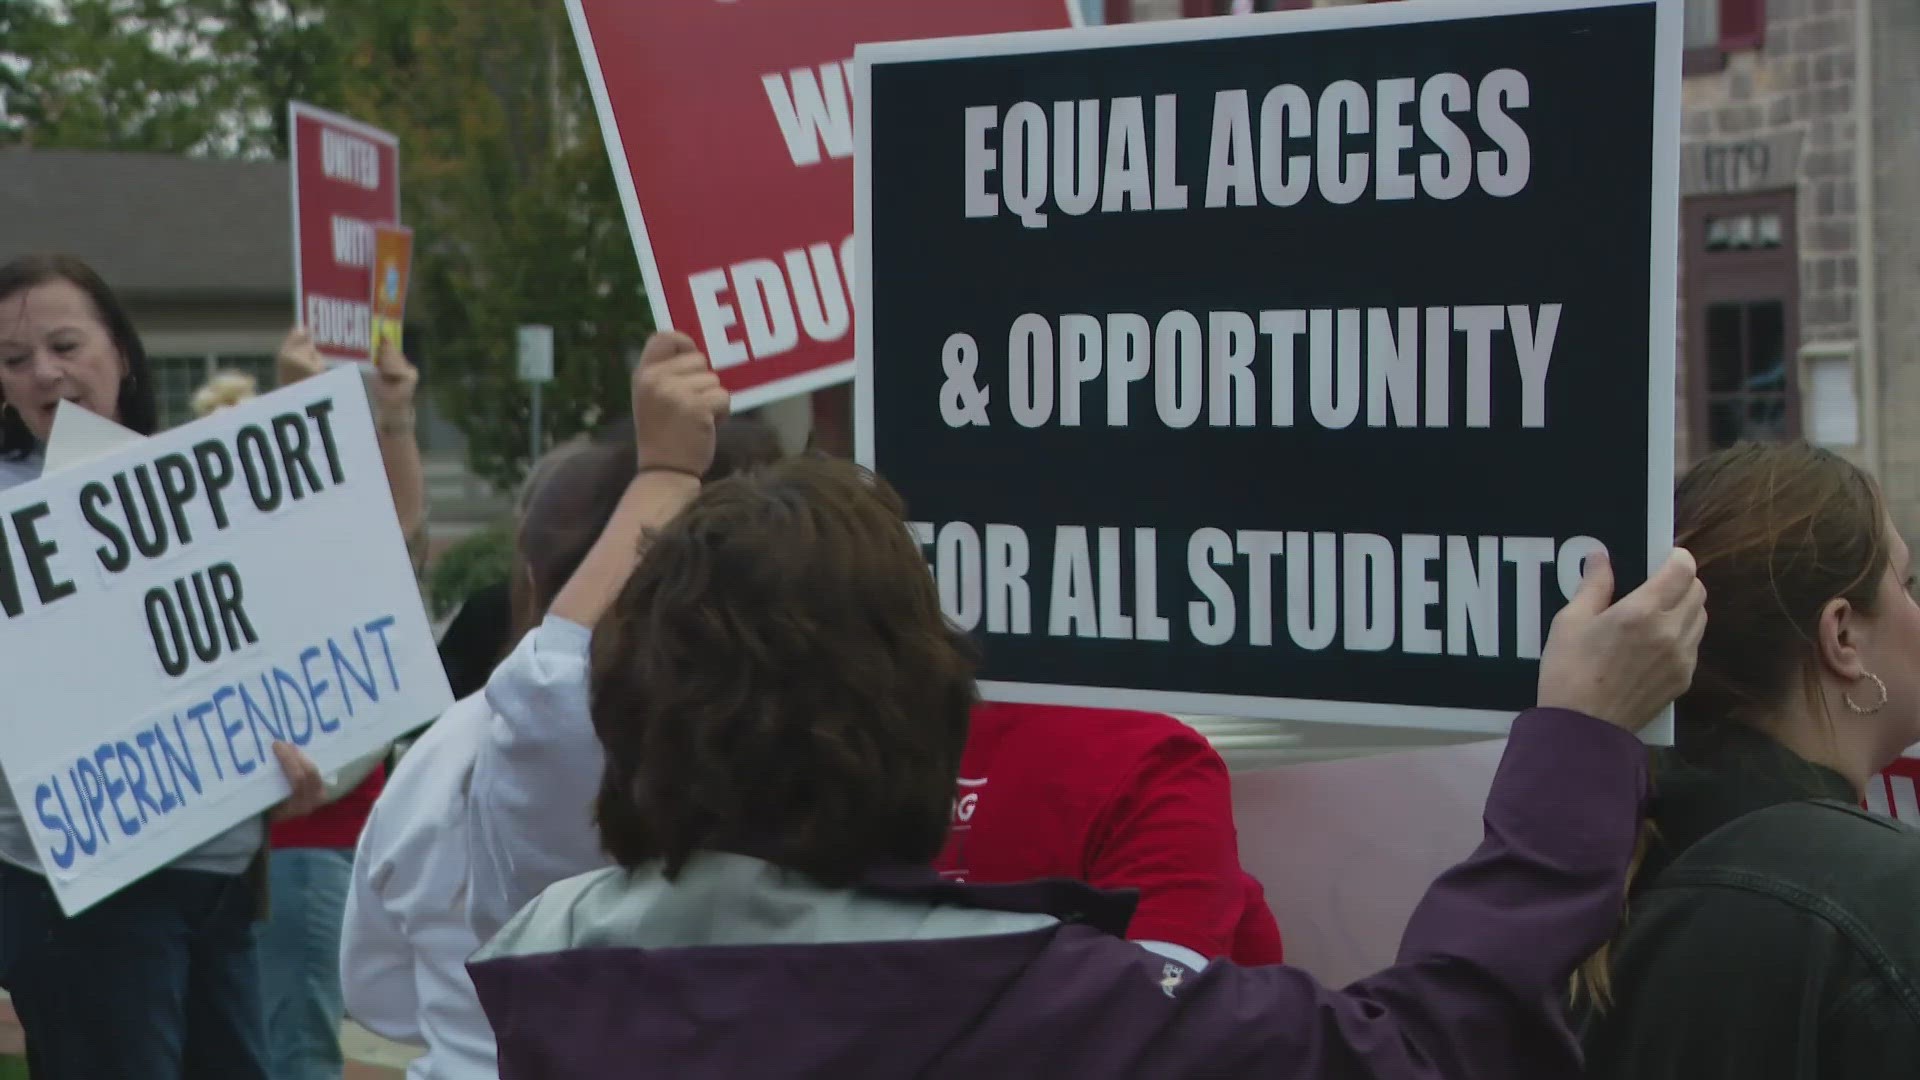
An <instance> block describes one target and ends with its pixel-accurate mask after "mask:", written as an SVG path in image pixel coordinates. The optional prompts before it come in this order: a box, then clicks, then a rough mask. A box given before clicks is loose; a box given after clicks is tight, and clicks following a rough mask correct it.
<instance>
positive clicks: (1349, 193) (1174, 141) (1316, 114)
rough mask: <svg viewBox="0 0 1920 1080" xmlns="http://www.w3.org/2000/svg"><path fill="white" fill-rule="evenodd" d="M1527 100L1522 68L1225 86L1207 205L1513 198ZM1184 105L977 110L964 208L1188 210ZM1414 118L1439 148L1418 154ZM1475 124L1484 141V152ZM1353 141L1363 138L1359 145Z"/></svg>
mask: <svg viewBox="0 0 1920 1080" xmlns="http://www.w3.org/2000/svg"><path fill="white" fill-rule="evenodd" d="M1529 99H1530V90H1529V88H1528V84H1527V77H1526V76H1525V75H1523V74H1521V73H1520V72H1518V71H1514V70H1512V69H1502V70H1499V71H1494V72H1490V73H1488V74H1487V75H1486V76H1485V77H1483V78H1481V79H1480V80H1479V82H1478V84H1477V85H1476V84H1474V83H1470V82H1469V81H1468V80H1467V79H1466V78H1465V77H1464V76H1461V75H1458V74H1454V73H1451V72H1444V73H1441V74H1437V75H1433V76H1431V77H1429V78H1427V79H1425V80H1423V81H1416V80H1414V79H1410V78H1396V79H1383V80H1380V81H1379V82H1377V83H1374V84H1373V85H1371V86H1366V85H1362V84H1360V83H1357V82H1354V81H1352V80H1350V79H1342V80H1339V81H1337V82H1334V83H1332V84H1330V85H1328V86H1327V87H1326V88H1325V89H1323V90H1321V91H1319V94H1318V96H1317V98H1316V97H1315V96H1313V95H1310V94H1309V93H1308V92H1307V91H1306V90H1305V89H1304V88H1302V87H1299V86H1296V85H1293V84H1291V83H1288V84H1283V85H1280V86H1276V87H1273V88H1271V89H1269V90H1267V91H1266V92H1265V94H1264V95H1263V96H1261V97H1260V99H1259V100H1258V101H1257V102H1256V101H1255V100H1254V99H1253V98H1252V97H1251V96H1250V94H1249V92H1248V91H1246V90H1244V89H1235V90H1222V91H1219V92H1218V93H1217V94H1215V95H1214V99H1213V103H1212V105H1213V110H1212V123H1211V126H1210V129H1209V131H1208V134H1207V137H1208V151H1207V171H1206V176H1205V178H1204V183H1203V192H1204V195H1203V200H1202V203H1201V205H1203V206H1205V207H1207V208H1209V209H1215V208H1220V207H1227V206H1239V207H1247V206H1258V205H1261V204H1262V203H1264V204H1266V205H1269V206H1281V207H1285V206H1293V205H1296V204H1298V203H1300V202H1301V201H1302V200H1304V199H1305V198H1306V197H1307V196H1308V195H1309V194H1310V193H1317V194H1318V195H1319V196H1320V198H1321V199H1322V200H1323V201H1325V202H1327V203H1330V204H1333V205H1336V206H1341V205H1346V204H1349V203H1353V202H1357V201H1359V200H1360V199H1362V198H1364V197H1367V196H1369V195H1371V197H1372V198H1373V199H1374V200H1377V201H1382V202H1390V201H1399V200H1406V199H1413V198H1415V197H1418V196H1424V197H1426V198H1429V199H1438V200H1449V199H1456V198H1459V197H1460V196H1461V195H1463V194H1465V193H1466V192H1467V190H1468V189H1469V188H1473V187H1477V188H1478V189H1479V190H1480V191H1481V192H1483V193H1485V194H1487V195H1491V196H1494V197H1496V198H1507V197H1509V196H1513V195H1517V194H1519V193H1520V192H1521V191H1522V190H1523V189H1524V188H1525V187H1526V186H1527V181H1528V178H1529V177H1530V176H1531V173H1532V150H1531V144H1530V142H1529V140H1528V137H1527V132H1526V130H1525V129H1524V128H1522V127H1521V126H1520V124H1519V122H1518V121H1516V120H1515V119H1514V117H1513V115H1512V114H1513V113H1514V112H1515V111H1517V110H1521V109H1525V108H1526V107H1527V105H1528V101H1529ZM1049 105H1050V106H1051V109H1050V110H1049V107H1048V106H1049ZM1103 114H1104V116H1103ZM1179 115H1180V107H1179V99H1178V97H1177V96H1176V95H1174V94H1159V95H1156V96H1155V97H1154V98H1153V101H1152V105H1151V107H1149V106H1148V102H1147V100H1146V99H1145V98H1144V97H1116V98H1111V99H1107V100H1105V101H1102V100H1100V99H1097V98H1093V99H1087V100H1084V101H1054V102H1032V101H1022V102H1019V103H1017V104H1014V105H1012V106H1009V107H1008V108H1006V109H1005V111H1002V110H1001V109H1000V108H999V107H997V106H993V105H977V106H972V107H969V108H968V109H967V110H966V112H965V113H964V114H963V117H962V131H963V138H964V140H965V142H964V145H963V148H962V153H963V161H964V166H963V168H964V174H965V175H964V177H963V183H962V185H961V188H962V195H961V204H962V208H963V210H964V212H965V214H966V216H967V217H969V218H990V217H995V216H998V215H999V213H1000V212H1001V210H1002V208H1004V209H1005V210H1006V211H1007V212H1008V213H1010V214H1011V215H1012V216H1014V217H1016V218H1018V219H1019V220H1020V223H1021V224H1023V225H1025V226H1026V227H1027V228H1029V229H1044V228H1046V226H1047V218H1048V212H1047V210H1048V208H1051V209H1052V210H1055V211H1058V212H1059V213H1062V214H1066V215H1067V216H1069V217H1079V216H1081V215H1084V214H1088V213H1091V212H1093V211H1094V210H1095V209H1098V210H1099V211H1100V212H1101V213H1103V214H1113V213H1124V212H1134V211H1165V210H1184V209H1186V207H1187V185H1186V184H1185V183H1183V182H1182V181H1181V179H1180V177H1179V175H1178V172H1177V168H1178V160H1179V156H1180V154H1179V131H1178V125H1177V122H1178V119H1179ZM1463 122H1464V123H1467V124H1468V127H1462V126H1461V125H1462V123H1463ZM1416 128H1417V129H1418V130H1419V132H1420V133H1421V134H1423V135H1425V136H1426V141H1427V142H1428V143H1430V144H1431V145H1432V146H1433V149H1432V150H1430V151H1425V152H1416V140H1415V138H1414V132H1415V130H1416ZM1469 128H1471V129H1473V131H1474V132H1476V133H1477V134H1478V136H1479V140H1478V141H1480V142H1481V143H1482V144H1484V145H1486V146H1487V147H1488V149H1484V150H1478V151H1476V150H1475V149H1474V144H1475V139H1474V137H1473V135H1471V134H1470V133H1469ZM1103 129H1104V132H1105V138H1104V139H1102V137H1101V135H1102V131H1103ZM996 130H997V132H998V138H997V139H996V138H995V133H996ZM1356 139H1358V140H1362V141H1363V143H1364V145H1365V146H1366V147H1367V148H1366V149H1361V148H1358V147H1356V146H1353V145H1350V144H1351V143H1353V141H1354V140H1356ZM996 181H997V184H996ZM996 186H997V188H998V190H995V188H996Z"/></svg>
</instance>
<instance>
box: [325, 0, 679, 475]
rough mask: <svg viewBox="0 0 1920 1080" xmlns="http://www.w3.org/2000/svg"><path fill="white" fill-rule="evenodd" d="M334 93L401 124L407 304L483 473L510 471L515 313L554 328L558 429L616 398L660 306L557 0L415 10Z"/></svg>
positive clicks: (517, 434) (513, 464)
mask: <svg viewBox="0 0 1920 1080" xmlns="http://www.w3.org/2000/svg"><path fill="white" fill-rule="evenodd" d="M421 7H422V8H431V7H435V5H434V4H423V5H421ZM340 102H341V107H342V108H343V109H344V110H345V111H347V112H349V113H351V114H352V115H355V116H360V117H363V118H365V119H367V120H368V121H369V122H371V123H376V124H380V125H381V126H384V127H387V128H389V129H391V130H393V131H395V132H396V133H397V134H398V135H399V136H400V138H401V148H402V155H403V162H404V164H403V169H404V173H405V180H404V182H403V183H402V188H401V190H402V193H403V197H404V199H405V202H406V215H407V219H408V223H409V224H410V225H412V226H413V228H414V230H415V235H416V237H417V238H418V239H417V243H418V244H419V253H418V255H417V256H416V259H417V268H416V272H415V273H416V276H415V283H414V290H415V291H414V297H413V299H411V300H410V301H409V304H410V306H413V307H414V309H415V310H416V311H417V312H418V317H419V319H420V321H421V323H422V324H423V325H422V328H423V330H424V331H425V335H426V337H427V340H428V342H429V346H430V349H431V352H430V354H429V356H428V364H429V367H428V372H427V375H428V380H429V382H430V383H431V384H432V385H433V386H434V388H435V392H436V393H437V394H438V395H439V401H440V402H441V403H442V405H443V406H444V407H445V409H446V412H447V414H448V415H449V416H450V417H451V418H452V419H453V420H454V422H455V423H456V424H458V425H459V426H460V427H461V429H462V430H463V431H464V432H465V433H466V435H467V437H468V445H469V452H470V463H471V465H472V467H473V469H474V471H475V472H476V473H478V474H479V475H481V476H483V477H485V478H487V479H489V480H491V481H494V482H496V483H500V484H510V483H513V482H516V481H517V480H518V479H519V478H520V477H521V476H522V475H524V473H525V470H526V468H527V466H528V464H529V461H528V441H529V429H530V425H531V397H530V395H529V394H528V392H527V388H526V386H525V385H524V384H522V383H521V382H520V381H519V379H518V377H517V374H516V363H515V357H514V342H515V330H516V328H517V327H518V326H520V325H521V324H524V323H541V324H545V325H549V326H552V327H553V328H554V353H555V365H554V366H555V381H554V382H553V383H551V384H549V385H548V386H547V387H546V389H545V391H544V395H543V396H544V402H543V416H542V425H541V426H542V430H543V431H544V432H546V433H547V434H548V435H549V436H550V437H551V438H552V439H553V440H555V441H558V440H563V439H566V438H568V437H570V436H572V435H574V434H576V433H578V432H580V431H582V430H585V429H587V428H590V427H591V426H593V425H594V424H595V423H596V422H598V421H599V420H601V419H603V418H611V417H612V416H615V415H618V412H619V411H622V410H624V409H625V407H626V398H627V394H626V385H627V377H626V370H627V369H626V362H625V358H626V355H627V353H628V352H629V351H630V350H633V349H635V348H637V347H638V346H639V344H640V343H641V341H642V340H643V338H644V336H645V334H646V332H647V331H648V329H650V328H651V316H650V313H649V310H648V307H647V304H646V301H645V297H644V294H643V291H642V285H641V280H640V269H639V263H638V260H637V259H636V258H635V256H634V251H633V245H632V241H631V239H630V237H629V235H628V233H627V230H626V226H625V217H624V215H623V212H622V210H621V206H620V199H619V194H618V191H617V189H616V187H615V185H614V181H613V172H612V169H611V168H610V167H609V165H608V162H607V158H606V152H605V150H604V148H603V146H604V144H603V143H602V142H601V139H600V133H599V129H598V126H597V124H596V123H595V119H594V113H593V108H592V101H591V98H590V96H589V93H588V90H587V85H586V79H585V74H584V72H583V70H582V68H581V66H580V62H579V58H578V54H577V53H576V52H575V50H574V47H573V42H572V38H571V36H570V34H569V32H568V29H567V24H566V18H565V14H564V12H563V10H562V9H561V7H560V5H558V4H540V5H520V4H513V5H509V4H484V5H477V4H467V3H461V2H459V0H444V3H442V4H441V5H440V6H439V7H438V10H437V11H435V12H434V13H433V14H432V15H430V16H428V15H425V13H424V12H421V11H416V13H415V14H414V17H413V18H411V19H410V20H408V21H407V22H406V23H405V24H403V25H396V24H392V23H389V24H387V25H386V26H385V27H383V28H382V30H381V32H379V33H377V34H374V35H370V36H369V37H368V38H367V39H366V40H365V41H364V42H363V46H362V47H361V48H358V49H356V50H354V51H353V52H352V53H351V54H350V55H349V56H348V59H347V63H346V66H345V72H344V81H343V83H342V86H341V99H340Z"/></svg>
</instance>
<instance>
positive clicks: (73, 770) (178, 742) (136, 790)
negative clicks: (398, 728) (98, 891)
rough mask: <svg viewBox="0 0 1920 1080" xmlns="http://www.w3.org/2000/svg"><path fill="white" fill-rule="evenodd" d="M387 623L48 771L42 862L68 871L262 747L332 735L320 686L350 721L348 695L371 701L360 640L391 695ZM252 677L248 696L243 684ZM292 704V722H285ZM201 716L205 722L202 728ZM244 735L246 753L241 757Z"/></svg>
mask: <svg viewBox="0 0 1920 1080" xmlns="http://www.w3.org/2000/svg"><path fill="white" fill-rule="evenodd" d="M393 626H394V618H393V616H391V615H387V616H382V617H381V618H378V619H374V620H372V621H371V622H367V623H363V624H362V625H360V626H357V627H354V628H353V629H352V630H351V631H349V632H348V634H342V635H340V636H338V637H329V638H327V639H325V642H324V644H321V645H311V646H308V647H306V648H304V649H301V650H300V651H299V652H297V653H296V654H295V656H297V657H298V660H299V668H300V675H299V676H295V675H294V674H293V673H292V672H290V671H288V670H286V669H285V668H282V667H278V666H273V667H269V668H267V669H266V670H263V671H256V672H254V673H253V674H251V675H249V676H247V677H246V678H245V679H235V680H234V681H233V682H231V683H229V684H226V685H221V686H218V687H215V688H214V689H213V690H212V692H211V693H209V694H208V695H207V696H206V697H205V698H203V699H201V700H199V701H196V702H193V703H191V704H188V705H187V706H186V707H185V708H183V709H180V710H178V711H175V712H173V713H171V714H170V715H168V716H167V717H166V718H164V719H163V720H161V721H159V722H156V723H153V724H151V725H149V726H147V727H143V728H141V729H140V730H138V731H135V732H133V733H132V734H131V735H130V736H129V737H128V738H126V739H116V740H113V741H110V742H103V743H101V744H99V745H98V746H96V747H94V748H93V749H92V750H91V751H89V752H87V753H85V754H81V755H77V756H76V757H75V758H74V759H73V763H72V764H71V765H66V766H62V767H61V768H59V769H57V770H55V771H54V772H53V773H52V774H51V775H49V776H47V777H46V778H45V779H44V780H42V781H41V782H40V783H38V784H36V785H35V786H34V789H33V809H34V816H35V817H36V818H38V819H39V823H40V826H41V828H43V829H45V830H46V831H47V833H49V834H51V835H50V843H49V844H48V846H47V847H46V848H45V850H44V855H45V857H46V858H47V859H48V860H50V861H51V862H52V864H53V866H54V867H56V868H58V869H60V870H63V871H65V870H71V869H73V867H74V866H75V865H76V864H77V863H80V862H82V861H84V860H85V859H87V858H89V857H91V856H94V855H97V854H99V853H101V852H103V851H105V850H106V849H107V848H108V846H109V845H111V844H112V842H113V839H114V832H115V831H116V830H117V831H118V832H119V834H120V836H121V837H122V838H131V837H136V836H139V835H140V834H141V833H142V832H143V831H146V830H147V828H148V827H149V826H150V825H152V826H156V827H157V825H158V824H160V823H164V822H165V820H166V819H167V818H169V817H171V816H172V815H173V814H174V813H175V812H177V811H179V810H180V809H182V808H184V807H187V806H191V805H194V804H196V803H198V802H200V801H201V800H202V799H203V798H208V799H217V798H219V797H220V792H221V789H222V784H223V783H224V782H238V781H239V780H240V779H241V778H242V777H245V776H247V775H248V774H250V773H252V772H254V771H255V770H256V769H257V768H258V767H259V764H260V763H261V762H262V761H264V760H265V759H266V751H267V746H268V743H269V742H275V741H285V742H291V743H293V744H294V745H296V746H306V745H308V744H310V743H312V742H313V741H314V740H315V739H316V738H318V737H319V736H320V735H323V734H332V733H334V732H337V731H340V730H341V727H342V724H341V722H340V719H339V718H338V717H334V716H328V715H327V714H326V712H325V710H323V709H322V708H321V704H320V699H321V698H322V697H324V696H325V695H326V694H327V693H328V692H329V690H331V689H333V688H335V687H337V688H338V690H339V694H340V698H341V700H342V702H344V703H345V707H346V713H347V716H348V717H349V718H352V717H356V716H358V715H359V710H360V708H361V707H362V705H361V704H356V703H355V701H354V695H355V693H356V692H358V693H359V694H360V695H362V697H363V702H362V704H378V703H379V701H380V694H381V686H380V678H379V665H376V664H375V663H374V661H373V654H372V652H371V650H370V648H369V643H368V641H367V638H368V637H369V636H371V637H374V638H378V639H379V643H380V658H381V659H382V660H384V661H385V667H386V672H387V683H388V685H389V686H390V687H391V689H392V690H394V691H396V692H397V691H399V690H400V669H399V665H397V664H396V663H395V662H394V657H393V647H392V643H391V642H390V641H389V640H388V639H387V631H388V630H389V629H391V628H392V627H393ZM349 639H350V640H349ZM356 653H357V654H358V657H359V663H358V665H357V666H356V665H355V663H354V656H355V654H356ZM316 662H319V663H320V664H322V665H323V666H322V667H321V668H320V671H319V672H316V671H315V669H314V665H315V663H316ZM329 662H330V663H331V665H332V667H333V678H332V679H331V680H329V679H326V678H320V679H316V678H314V676H315V674H317V673H324V670H325V668H324V665H325V664H327V663H329ZM256 679H257V680H258V682H257V683H256V684H255V685H257V686H258V687H259V693H258V695H257V696H256V694H255V693H254V691H253V690H252V689H250V688H249V683H250V682H251V681H252V680H256ZM263 703H264V704H263ZM296 708H297V709H298V710H299V714H300V716H299V720H298V721H296V720H295V718H294V711H295V709H296ZM229 709H232V710H233V711H232V712H229V711H228V710H229ZM209 716H211V717H212V718H213V723H211V724H209V723H208V717H209ZM195 728H198V729H199V733H200V738H199V739H198V740H195V739H193V738H192V737H191V734H190V733H191V732H192V731H193V730H194V729H195ZM216 728H217V729H218V730H219V733H220V735H221V738H220V739H218V740H216V739H215V738H214V737H213V733H214V729H216ZM243 733H244V735H243ZM248 736H250V737H251V742H252V744H253V749H254V753H253V754H252V755H246V754H244V753H243V747H245V746H246V744H247V742H248V741H249V739H248ZM221 744H224V745H225V747H226V757H227V758H228V762H229V763H230V764H232V766H233V768H232V770H228V769H227V768H225V766H224V765H223V764H222V763H221V761H220V758H221V754H220V752H219V746H220V745H221ZM203 748H204V751H205V752H204V754H203V753H202V749H203ZM209 762H211V763H212V766H213V768H212V770H211V772H212V776H211V777H210V778H209V777H208V776H207V771H206V770H204V769H203V766H204V765H206V764H207V763H209ZM183 781H184V783H183Z"/></svg>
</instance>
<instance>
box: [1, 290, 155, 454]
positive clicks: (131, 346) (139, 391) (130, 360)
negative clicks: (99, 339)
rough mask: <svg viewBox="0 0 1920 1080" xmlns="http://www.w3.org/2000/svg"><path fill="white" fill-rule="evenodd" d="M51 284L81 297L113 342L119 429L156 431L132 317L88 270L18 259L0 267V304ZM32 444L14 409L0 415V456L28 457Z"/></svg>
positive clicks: (148, 379) (150, 390)
mask: <svg viewBox="0 0 1920 1080" xmlns="http://www.w3.org/2000/svg"><path fill="white" fill-rule="evenodd" d="M55 281H65V282H67V283H68V284H70V285H72V286H74V287H75V288H77V289H79V290H80V291H81V292H83V293H86V294H87V299H89V300H91V301H92V302H93V309H94V313H95V314H97V315H99V316H100V323H101V325H102V326H104V327H106V330H107V336H108V337H110V338H112V339H113V347H114V348H115V349H117V350H119V352H120V359H121V360H122V361H123V362H124V363H125V364H126V365H127V374H126V378H124V379H122V380H120V400H119V403H118V411H119V413H120V415H119V417H118V418H117V419H118V421H119V423H120V426H121V427H124V428H126V429H127V430H129V431H132V432H135V433H136V434H140V435H151V434H153V433H154V432H155V431H157V430H158V429H159V427H160V410H159V407H158V405H157V404H156V403H155V400H154V396H153V379H152V378H151V377H149V375H148V373H147V349H146V346H144V345H142V344H141V343H140V334H139V333H138V332H137V331H135V330H134V328H133V316H131V315H129V314H127V309H126V306H125V305H123V304H122V303H120V298H119V297H117V296H115V295H114V294H113V290H112V289H110V288H108V287H107V283H106V282H105V281H104V280H102V279H101V277H100V275H99V274H98V273H97V272H95V271H94V269H93V267H91V266H88V265H87V264H86V263H85V262H82V261H81V260H79V259H76V258H74V257H73V256H71V255H22V256H20V257H19V258H17V259H13V260H11V261H9V262H7V263H6V264H5V265H0V301H4V300H8V299H11V298H12V297H14V296H16V295H18V294H20V293H23V292H26V291H27V290H28V289H37V288H39V287H40V286H42V285H46V284H49V283H51V282H55ZM37 445H38V440H36V439H35V438H34V437H33V433H32V432H31V431H28V430H27V425H26V423H25V422H24V421H22V420H21V419H20V413H19V412H18V411H17V410H14V409H7V410H4V411H0V457H21V456H24V455H26V454H30V453H32V452H33V450H34V448H35V447H36V446H37Z"/></svg>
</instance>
